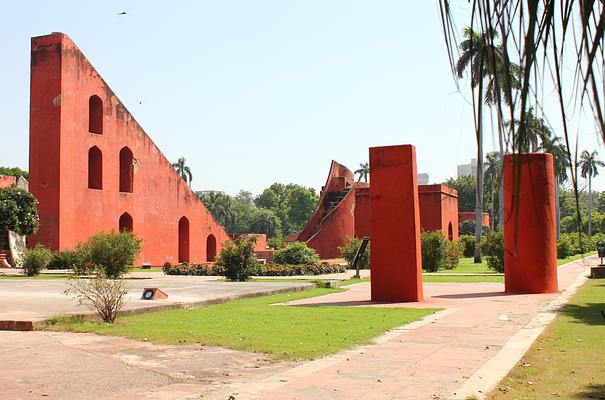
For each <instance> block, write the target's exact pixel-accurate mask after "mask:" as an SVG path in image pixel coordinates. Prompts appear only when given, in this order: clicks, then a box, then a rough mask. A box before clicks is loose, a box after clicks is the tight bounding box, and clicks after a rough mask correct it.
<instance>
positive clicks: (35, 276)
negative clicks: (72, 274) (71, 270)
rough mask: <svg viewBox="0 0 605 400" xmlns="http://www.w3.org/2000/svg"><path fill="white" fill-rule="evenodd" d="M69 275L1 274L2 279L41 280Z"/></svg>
mask: <svg viewBox="0 0 605 400" xmlns="http://www.w3.org/2000/svg"><path fill="white" fill-rule="evenodd" d="M68 277H69V276H68V275H65V274H41V275H34V276H25V275H0V279H16V280H39V279H67V278H68Z"/></svg>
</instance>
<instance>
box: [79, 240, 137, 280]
mask: <svg viewBox="0 0 605 400" xmlns="http://www.w3.org/2000/svg"><path fill="white" fill-rule="evenodd" d="M141 242H142V240H140V239H138V238H137V237H136V235H135V234H134V233H132V232H126V231H124V232H119V233H118V232H115V231H111V232H109V233H104V232H101V233H97V234H96V235H93V236H91V237H90V239H88V242H87V243H86V244H85V245H84V246H86V247H87V251H88V252H89V255H90V261H91V263H92V264H94V265H96V266H98V267H99V268H100V269H102V270H103V272H104V273H105V275H106V276H107V278H110V279H115V278H118V277H120V276H121V275H122V274H124V273H126V272H128V267H129V266H131V265H132V264H133V263H134V261H135V260H136V258H137V256H138V255H139V253H140V252H141ZM83 251H84V250H83Z"/></svg>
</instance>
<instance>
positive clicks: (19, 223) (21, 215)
mask: <svg viewBox="0 0 605 400" xmlns="http://www.w3.org/2000/svg"><path fill="white" fill-rule="evenodd" d="M39 226H40V223H39V218H38V211H37V210H36V199H35V197H34V196H33V195H32V194H31V193H30V192H28V191H27V190H24V189H20V188H18V187H16V186H15V185H12V186H10V187H7V188H4V189H0V232H2V231H13V232H15V233H17V234H18V235H33V234H34V233H36V232H37V231H38V227H39Z"/></svg>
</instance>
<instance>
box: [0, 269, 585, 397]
mask: <svg viewBox="0 0 605 400" xmlns="http://www.w3.org/2000/svg"><path fill="white" fill-rule="evenodd" d="M588 263H592V264H595V263H596V258H595V257H591V258H590V259H589V260H588ZM588 263H587V262H586V261H580V262H575V263H572V264H569V265H567V266H565V267H562V268H560V269H559V287H560V289H562V290H563V289H565V288H567V287H569V286H572V285H573V283H574V282H577V278H578V276H581V275H582V274H583V273H585V272H586V270H587V265H588ZM175 278H179V277H175ZM180 279H183V278H180ZM180 279H175V280H174V282H172V284H173V286H171V287H170V289H169V290H168V291H169V293H174V295H175V296H177V293H180V294H178V295H182V296H184V297H186V295H185V293H188V292H187V291H190V290H193V289H191V288H190V287H191V286H193V287H197V288H198V289H199V288H203V287H204V286H203V285H204V282H203V281H200V282H199V283H198V282H196V283H195V284H191V283H192V282H194V281H192V280H191V279H192V278H190V277H187V278H185V280H184V281H180ZM187 282H188V283H189V285H187ZM5 283H6V282H5V281H0V284H5ZM11 283H12V284H19V283H27V284H34V283H35V282H33V281H26V282H24V281H20V282H19V281H11ZM148 283H149V281H146V282H136V283H134V282H133V283H132V284H133V289H136V290H137V292H138V290H139V289H140V288H142V287H143V286H148ZM38 284H48V285H50V287H52V288H54V289H52V290H51V289H49V292H51V293H56V292H57V290H59V291H60V290H61V289H60V287H55V286H54V285H59V284H60V282H56V281H50V280H48V281H41V282H40V283H38ZM164 284H166V282H164ZM205 284H206V285H219V286H216V287H217V288H219V287H220V285H221V284H220V283H205ZM269 284H270V285H276V284H277V283H269ZM138 285H141V286H140V287H139V286H138ZM224 285H225V288H224V290H227V289H226V288H227V286H233V284H224ZM135 286H136V287H135ZM7 287H8V288H11V287H12V286H10V285H5V286H1V287H0V307H4V305H3V303H4V301H7V300H8V301H12V300H11V297H12V296H11V295H8V296H7V295H6V294H5V290H4V289H6V288H7ZM38 287H39V286H38ZM160 287H161V286H160ZM167 287H169V286H164V288H167ZM243 287H244V286H242V288H243ZM424 287H425V297H426V298H427V301H426V302H425V303H422V304H398V305H397V304H394V305H393V304H390V305H388V306H391V307H393V306H402V307H443V308H445V310H444V311H442V312H439V313H437V314H434V315H433V316H430V317H427V318H425V319H424V320H422V321H418V322H415V323H412V324H409V325H406V326H404V327H401V328H399V329H394V330H392V331H389V332H387V333H385V334H384V335H382V336H380V337H378V338H376V339H375V343H374V344H371V345H368V346H364V347H358V348H355V349H351V350H347V351H343V352H341V353H338V354H336V355H334V356H329V357H325V358H321V359H318V360H315V361H309V362H302V363H271V362H268V361H267V360H265V359H264V357H263V356H262V355H259V354H252V353H245V352H239V351H231V350H226V349H220V348H212V347H205V346H204V347H201V346H199V345H197V346H196V345H185V346H166V345H154V344H150V343H145V342H138V341H132V340H128V339H123V338H116V337H100V336H95V335H89V334H70V333H52V332H1V331H0V363H1V364H2V367H3V371H5V372H4V373H3V374H0V387H2V388H3V390H2V391H0V399H4V398H6V399H34V398H36V399H39V398H51V399H52V398H55V399H81V398H87V399H95V398H103V399H132V398H145V399H194V398H197V399H199V398H204V399H221V400H227V399H229V398H230V396H232V397H231V399H235V400H244V399H246V400H247V399H279V400H288V399H301V400H307V399H308V400H321V399H363V400H369V399H439V398H440V399H444V398H450V397H456V396H459V395H460V392H461V390H464V388H465V384H466V383H467V382H468V383H471V382H475V383H477V386H476V387H483V386H481V384H482V383H481V380H482V379H483V377H484V376H485V378H486V379H487V378H488V376H487V374H489V373H490V371H489V367H490V365H491V364H494V363H496V364H497V365H496V367H498V366H503V365H507V363H509V364H510V365H514V363H515V362H516V359H514V356H515V355H518V354H522V353H523V351H524V349H525V348H527V346H528V345H529V343H531V340H532V339H533V337H535V335H534V336H527V335H526V336H524V335H521V342H514V340H513V339H515V338H517V339H519V334H520V333H523V332H524V330H526V329H527V328H528V326H529V327H530V328H531V327H532V326H533V324H534V323H535V319H536V317H537V316H540V315H541V313H540V312H541V311H542V310H545V309H548V305H549V303H551V302H552V301H553V300H554V299H556V298H557V295H556V294H553V295H505V294H504V293H503V292H502V290H503V285H502V284H499V283H470V284H465V283H427V284H425V286H424ZM27 288H28V287H27V286H26V289H27ZM350 288H351V290H350V291H347V292H342V293H339V294H332V295H327V296H323V297H319V298H314V299H307V300H305V301H300V302H297V303H298V304H299V305H302V304H306V305H319V304H341V305H348V306H373V307H374V306H385V305H376V304H370V303H369V302H368V299H369V285H368V284H357V285H354V286H351V287H350ZM198 289H195V290H198ZM179 290H181V292H179ZM13 293H14V292H13ZM137 295H138V293H137ZM61 296H62V295H61ZM18 303H19V302H18V301H13V303H12V307H14V306H15V304H18ZM37 304H38V306H39V307H40V308H47V306H48V304H43V303H37ZM534 333H535V332H534ZM513 342H514V343H513ZM511 343H513V344H514V345H515V346H516V351H512V352H511V351H510V347H511ZM503 347H504V348H506V349H507V350H505V351H500V349H502V348H503ZM510 354H512V355H513V358H512V359H511V357H510V356H508V355H510ZM503 356H504V357H503ZM511 362H512V363H511ZM498 363H501V364H498ZM492 367H493V365H492ZM484 371H485V372H486V375H482V374H483V372H484ZM492 372H493V371H492ZM492 378H493V376H492ZM467 389H468V388H467ZM202 395H203V397H201V396H202ZM463 398H464V397H463Z"/></svg>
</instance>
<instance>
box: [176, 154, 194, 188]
mask: <svg viewBox="0 0 605 400" xmlns="http://www.w3.org/2000/svg"><path fill="white" fill-rule="evenodd" d="M172 167H173V168H174V169H175V170H176V173H177V174H179V176H180V177H181V178H183V180H184V181H185V183H186V184H188V185H189V186H191V181H192V180H193V175H191V169H189V167H188V166H187V165H186V160H185V158H184V157H181V158H179V159H178V161H177V162H175V163H172Z"/></svg>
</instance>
